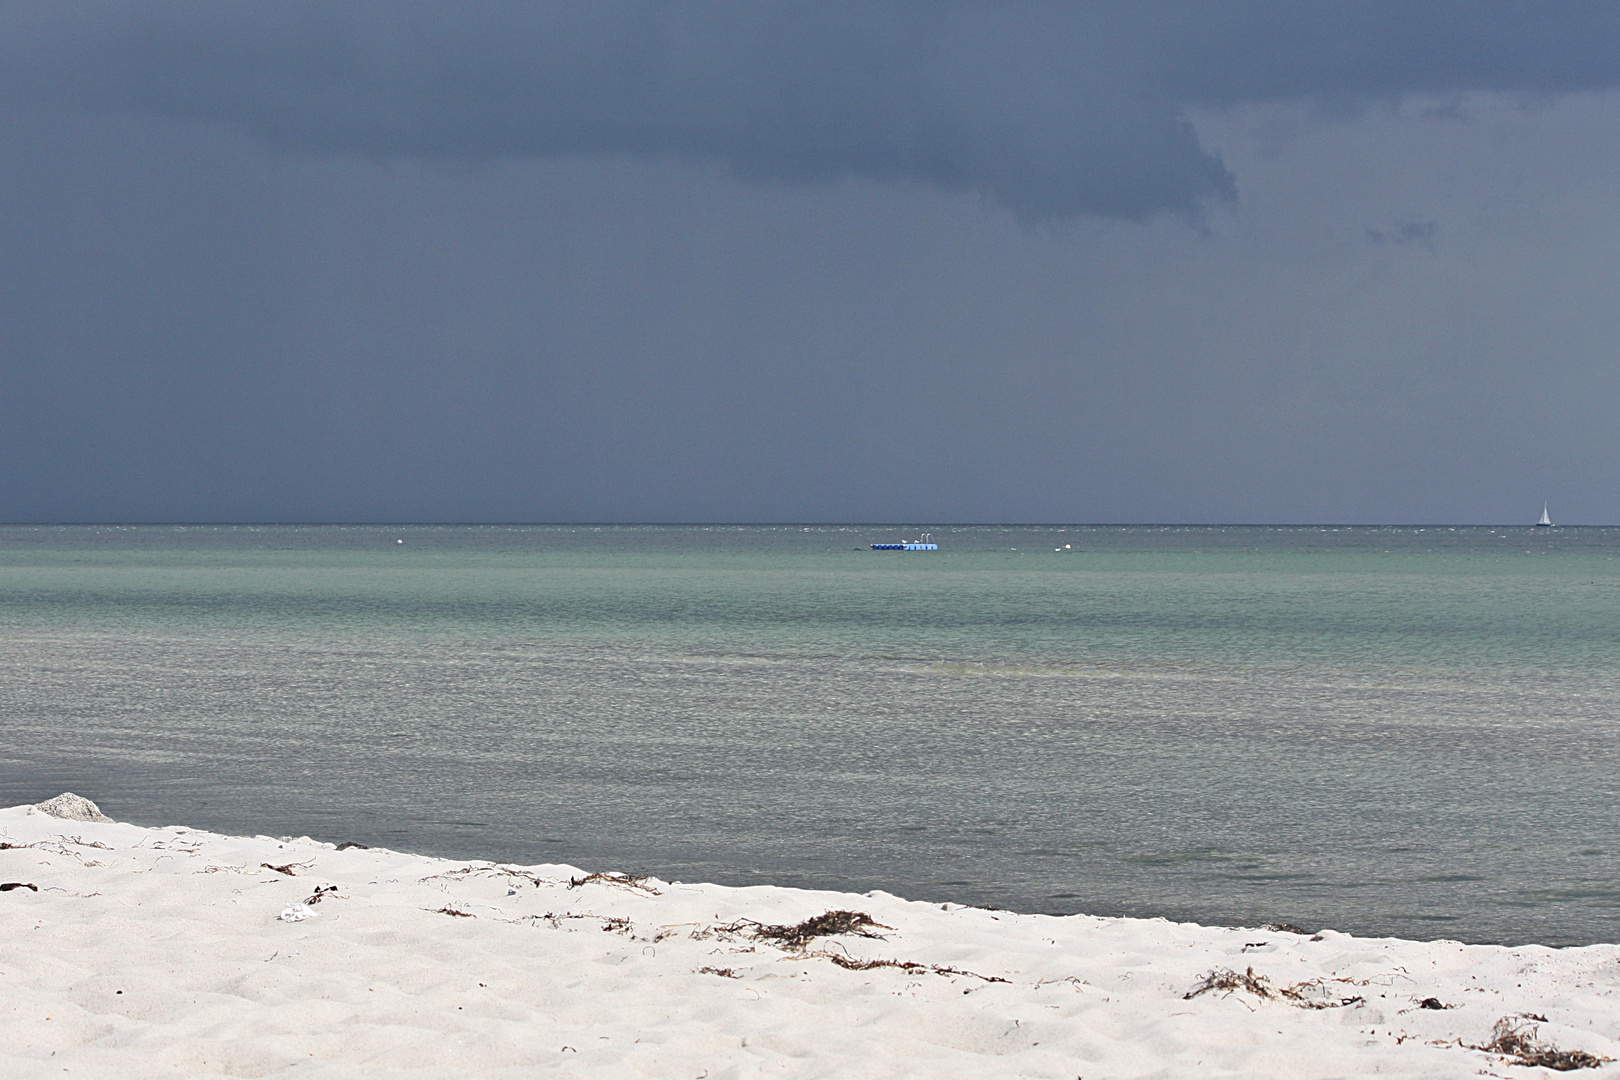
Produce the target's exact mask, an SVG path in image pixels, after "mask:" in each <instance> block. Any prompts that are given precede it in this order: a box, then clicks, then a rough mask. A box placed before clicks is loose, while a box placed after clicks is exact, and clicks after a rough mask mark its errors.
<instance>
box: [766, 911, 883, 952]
mask: <svg viewBox="0 0 1620 1080" xmlns="http://www.w3.org/2000/svg"><path fill="white" fill-rule="evenodd" d="M869 926H871V927H876V928H877V929H879V930H893V929H894V927H892V926H884V925H883V924H882V923H880V922H878V921H877V920H876V919H874V918H872V916H870V915H868V914H867V913H866V912H864V911H825V912H822V913H821V914H820V915H812V916H811V917H810V918H808V919H806V920H804V922H802V923H797V924H795V925H793V926H769V925H766V924H764V923H761V924H759V925H758V926H755V927H754V936H755V937H757V938H760V939H761V940H764V941H774V942H776V943H777V944H778V945H785V946H787V947H788V948H790V949H797V948H802V947H804V945H805V944H806V943H808V942H809V941H810V939H812V938H818V937H836V936H838V935H840V934H855V935H857V936H859V937H869V938H875V937H879V936H880V935H878V934H874V933H872V932H871V931H870V930H868V929H867V927H869Z"/></svg>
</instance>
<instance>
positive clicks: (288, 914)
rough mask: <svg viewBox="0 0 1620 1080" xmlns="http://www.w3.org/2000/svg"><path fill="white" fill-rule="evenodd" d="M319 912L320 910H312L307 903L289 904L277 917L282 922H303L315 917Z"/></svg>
mask: <svg viewBox="0 0 1620 1080" xmlns="http://www.w3.org/2000/svg"><path fill="white" fill-rule="evenodd" d="M319 914H320V912H318V911H311V910H310V909H309V907H308V905H306V904H289V905H287V907H286V908H284V909H283V910H282V912H281V914H280V915H277V916H276V918H278V919H280V920H281V921H282V922H303V921H304V920H305V919H313V918H314V917H315V916H317V915H319Z"/></svg>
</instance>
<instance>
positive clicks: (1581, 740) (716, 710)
mask: <svg viewBox="0 0 1620 1080" xmlns="http://www.w3.org/2000/svg"><path fill="white" fill-rule="evenodd" d="M915 531H916V527H911V528H909V529H908V528H896V527H881V526H841V527H835V526H812V527H787V526H778V527H740V526H739V527H732V526H715V527H630V526H603V527H589V526H567V527H564V526H557V527H506V526H490V527H416V526H410V527H336V526H330V527H275V528H269V527H266V528H258V527H187V528H180V527H128V528H113V527H5V528H0V803H4V804H7V805H10V804H15V803H19V802H23V801H35V800H38V799H40V798H44V797H46V796H48V795H53V794H55V793H57V792H58V791H61V790H63V789H71V790H74V791H77V792H79V793H80V794H83V795H87V796H89V797H91V798H93V799H96V800H97V801H98V802H100V803H101V804H102V805H103V806H104V808H106V809H107V810H108V811H109V812H110V813H112V814H113V815H114V816H116V817H119V818H121V819H124V820H130V821H136V822H140V823H144V824H166V823H184V824H189V825H193V826H198V827H204V828H210V829H218V830H223V831H227V832H250V833H269V834H272V835H296V834H309V835H312V836H315V837H319V838H323V839H327V840H334V841H343V840H355V841H360V842H363V843H369V844H373V845H377V844H382V845H388V846H392V847H396V848H402V849H409V850H415V851H422V852H429V853H434V854H444V855H454V856H462V857H485V858H492V859H500V860H516V861H521V862H538V861H566V862H572V863H575V864H577V865H581V866H586V867H590V868H595V869H620V870H629V871H638V872H647V873H653V874H657V875H659V876H661V877H665V878H671V879H676V880H687V881H696V880H708V881H719V882H724V883H729V884H755V883H776V884H786V885H800V886H811V887H829V888H837V889H846V890H854V891H866V890H871V889H884V890H887V891H890V892H895V893H899V894H901V895H904V896H909V897H915V898H922V899H934V900H941V901H943V900H951V901H958V902H964V903H978V904H987V905H994V906H997V907H1007V908H1013V909H1017V910H1023V911H1045V912H1057V913H1067V912H1077V911H1084V912H1091V913H1096V914H1109V915H1112V914H1128V915H1143V916H1166V917H1169V918H1174V919H1191V920H1197V921H1201V922H1206V923H1245V924H1249V925H1254V924H1258V923H1265V922H1272V921H1286V922H1290V923H1295V924H1298V925H1301V926H1305V927H1307V928H1311V929H1316V928H1321V927H1333V928H1336V929H1340V930H1345V931H1351V932H1358V933H1371V934H1391V935H1400V936H1404V937H1415V938H1440V937H1444V938H1456V939H1461V940H1465V941H1499V942H1514V943H1517V942H1526V941H1538V942H1544V943H1548V944H1575V943H1588V942H1596V941H1615V940H1620V798H1617V796H1620V562H1617V561H1616V560H1617V556H1620V530H1616V529H1596V528H1591V529H1588V528H1557V529H1552V530H1545V529H1542V530H1536V529H1530V528H1497V529H1487V528H1457V529H1450V528H1443V527H1442V528H1435V527H1429V528H1421V529H1420V528H1237V527H1225V528H1213V527H1212V528H1168V527H1167V528H1152V527H1117V528H1114V527H1108V528H1103V527H1076V526H1069V527H1061V526H1052V527H974V528H943V527H939V526H934V527H933V528H932V531H933V532H934V534H935V536H936V537H937V538H938V539H939V541H940V543H941V546H942V550H941V551H939V552H937V553H926V554H908V553H897V552H872V551H870V550H867V545H869V544H871V543H872V542H874V541H882V540H893V539H899V538H901V537H902V536H903V535H905V534H906V533H907V532H915ZM401 540H403V541H404V542H403V543H400V542H399V541H401Z"/></svg>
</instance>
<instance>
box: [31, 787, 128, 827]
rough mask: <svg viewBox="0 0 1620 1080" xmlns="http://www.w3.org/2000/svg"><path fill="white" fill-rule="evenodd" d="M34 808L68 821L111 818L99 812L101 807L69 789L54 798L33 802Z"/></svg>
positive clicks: (107, 819) (108, 819)
mask: <svg viewBox="0 0 1620 1080" xmlns="http://www.w3.org/2000/svg"><path fill="white" fill-rule="evenodd" d="M34 809H35V810H38V811H39V812H40V813H43V814H49V815H51V817H59V818H65V819H67V820H68V821H111V820H112V818H110V817H108V816H107V815H106V814H103V813H102V812H101V807H99V806H97V805H96V804H95V803H93V802H91V801H90V800H89V799H86V798H85V797H84V796H82V795H75V794H73V792H71V791H64V792H62V794H60V795H58V796H57V797H56V798H54V799H46V800H45V801H44V802H42V803H35V804H34Z"/></svg>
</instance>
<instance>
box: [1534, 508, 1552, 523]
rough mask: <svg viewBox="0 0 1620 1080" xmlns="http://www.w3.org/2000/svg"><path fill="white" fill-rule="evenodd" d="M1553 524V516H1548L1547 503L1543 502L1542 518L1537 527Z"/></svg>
mask: <svg viewBox="0 0 1620 1080" xmlns="http://www.w3.org/2000/svg"><path fill="white" fill-rule="evenodd" d="M1551 525H1552V518H1550V517H1548V516H1547V504H1546V503H1542V504H1541V520H1540V521H1538V522H1536V527H1537V528H1541V527H1544V526H1551Z"/></svg>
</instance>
